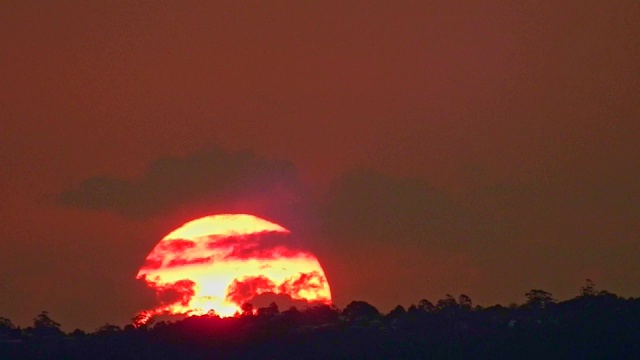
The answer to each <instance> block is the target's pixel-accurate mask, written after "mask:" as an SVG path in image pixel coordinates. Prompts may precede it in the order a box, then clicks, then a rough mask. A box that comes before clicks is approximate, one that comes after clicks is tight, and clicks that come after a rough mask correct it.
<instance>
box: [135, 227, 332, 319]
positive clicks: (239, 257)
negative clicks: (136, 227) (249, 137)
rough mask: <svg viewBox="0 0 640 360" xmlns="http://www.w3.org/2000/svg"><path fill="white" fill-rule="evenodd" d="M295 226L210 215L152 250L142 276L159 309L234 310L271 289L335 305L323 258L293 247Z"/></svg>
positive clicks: (146, 315)
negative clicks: (291, 237)
mask: <svg viewBox="0 0 640 360" xmlns="http://www.w3.org/2000/svg"><path fill="white" fill-rule="evenodd" d="M288 235H289V230H287V229H285V228H283V227H282V226H280V225H277V224H274V223H272V222H269V221H267V220H264V219H261V218H258V217H255V216H253V215H247V214H224V215H212V216H206V217H203V218H200V219H197V220H193V221H190V222H188V223H186V224H184V225H183V226H181V227H179V228H178V229H176V230H174V231H172V232H171V233H169V234H168V235H167V236H165V237H164V238H163V239H162V240H160V242H159V243H158V244H157V245H156V247H155V248H154V249H153V250H152V251H151V253H150V254H149V255H148V256H147V258H146V261H145V263H144V265H143V266H142V267H141V268H140V270H139V271H138V275H137V278H138V279H143V280H144V281H145V282H146V283H147V286H149V287H151V288H153V289H154V290H155V291H156V295H157V298H158V300H159V301H160V306H158V307H156V308H154V309H150V310H145V311H143V312H141V315H140V316H139V319H138V323H145V322H146V321H148V319H150V318H151V317H153V316H155V315H160V314H185V315H203V314H206V313H208V312H210V311H211V310H212V311H214V312H215V313H216V314H218V315H220V316H232V315H234V314H236V313H238V312H240V311H241V309H240V307H241V305H242V304H244V303H247V302H250V301H251V300H252V299H253V298H255V297H256V296H258V295H260V294H264V293H273V294H280V295H286V296H288V297H290V298H291V299H293V300H303V301H307V302H318V303H323V304H330V303H331V291H330V288H329V283H328V282H327V279H326V277H325V274H324V271H323V270H322V267H321V266H320V263H319V262H318V259H316V257H315V256H314V255H313V254H311V253H310V252H308V251H304V250H301V249H298V248H295V247H294V246H292V245H291V244H290V243H289V242H288V241H287V240H288V239H287V236H288Z"/></svg>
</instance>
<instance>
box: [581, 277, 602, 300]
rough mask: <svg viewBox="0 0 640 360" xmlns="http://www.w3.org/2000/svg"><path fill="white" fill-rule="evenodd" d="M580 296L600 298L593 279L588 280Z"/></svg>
mask: <svg viewBox="0 0 640 360" xmlns="http://www.w3.org/2000/svg"><path fill="white" fill-rule="evenodd" d="M580 296H582V297H590V296H598V292H597V291H596V284H595V283H594V282H593V281H591V279H587V280H586V282H585V285H584V286H583V287H581V288H580Z"/></svg>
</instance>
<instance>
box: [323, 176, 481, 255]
mask: <svg viewBox="0 0 640 360" xmlns="http://www.w3.org/2000/svg"><path fill="white" fill-rule="evenodd" d="M480 215H481V214H480V213H478V212H476V211H475V209H471V208H468V207H467V206H465V204H464V203H462V202H461V201H459V200H456V199H454V198H453V197H452V196H451V195H450V194H449V193H447V192H446V191H443V190H438V189H435V188H433V187H430V186H429V185H428V184H426V183H425V182H424V181H423V180H419V179H411V178H396V177H391V176H387V175H384V174H381V173H379V172H374V171H369V170H357V171H352V172H350V173H348V174H346V175H344V176H343V177H342V178H340V179H339V180H338V181H336V182H335V184H334V185H333V188H332V191H331V194H330V196H329V197H328V200H327V201H326V202H324V205H323V208H322V216H323V219H324V231H325V232H326V233H327V234H328V235H329V236H331V237H333V238H340V239H349V238H351V239H363V238H364V239H368V240H371V241H377V242H383V243H384V242H386V243H393V244H404V245H407V244H414V245H415V244H417V245H419V244H425V245H430V246H434V247H439V248H445V249H456V248H460V247H462V246H466V245H469V244H470V243H472V241H473V240H475V239H477V238H478V236H479V234H481V233H482V232H483V227H486V226H491V225H492V223H483V222H482V221H481V220H490V219H487V218H482V217H481V216H480ZM489 232H491V231H489ZM491 235H494V234H491Z"/></svg>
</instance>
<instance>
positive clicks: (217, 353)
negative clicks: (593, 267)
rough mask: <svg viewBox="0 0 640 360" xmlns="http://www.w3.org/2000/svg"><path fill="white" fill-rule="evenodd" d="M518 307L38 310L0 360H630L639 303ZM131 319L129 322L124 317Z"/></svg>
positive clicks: (13, 331)
mask: <svg viewBox="0 0 640 360" xmlns="http://www.w3.org/2000/svg"><path fill="white" fill-rule="evenodd" d="M525 297H526V301H525V302H524V303H523V304H522V305H516V304H512V305H509V306H508V307H504V306H501V305H495V306H491V307H480V306H473V302H472V300H471V298H469V297H468V296H466V295H460V296H459V297H458V298H455V297H453V296H451V295H446V297H445V298H443V299H440V300H438V301H437V302H436V303H435V304H433V303H431V302H429V301H428V300H426V299H423V300H421V301H419V302H418V303H417V304H415V305H411V306H410V307H409V308H408V309H405V308H403V307H402V306H397V307H396V308H395V309H393V310H392V311H391V312H389V313H388V314H381V313H380V312H379V311H378V310H377V309H376V308H375V307H374V306H372V305H370V304H368V303H366V302H363V301H353V302H351V303H350V304H348V305H347V306H346V307H345V308H344V309H342V310H340V309H337V308H335V307H332V306H327V305H318V306H311V307H308V308H306V309H302V310H298V309H296V308H294V307H292V308H290V309H287V310H285V311H280V310H279V309H278V306H277V305H276V304H274V303H272V304H271V305H270V306H268V307H265V308H258V309H254V308H253V306H251V304H245V305H244V306H243V307H242V309H243V313H241V314H238V316H236V317H231V318H220V317H217V316H216V315H215V314H210V315H207V316H194V317H188V318H185V319H182V320H178V321H158V322H155V323H148V324H146V325H143V326H134V325H127V326H125V327H124V328H120V327H119V326H116V325H111V324H105V325H104V326H102V327H100V328H99V329H97V330H95V331H94V332H92V333H85V332H84V331H82V330H75V331H73V332H71V333H64V332H63V331H61V330H60V324H59V323H57V322H56V321H54V320H52V319H51V317H50V316H49V314H48V313H47V312H46V311H43V312H42V313H40V314H38V315H37V316H36V317H35V318H34V322H33V326H30V327H27V328H20V327H16V326H14V324H13V323H12V322H11V321H10V320H9V319H7V318H2V317H0V359H38V358H46V359H183V358H189V359H257V358H260V359H441V358H442V359H456V358H464V359H500V358H502V359H507V358H508V359H529V358H531V359H534V358H538V359H543V358H544V359H549V358H562V359H638V358H640V298H628V299H625V298H622V297H619V296H617V295H615V294H612V293H610V292H607V291H596V289H595V286H594V284H593V282H591V281H589V280H587V283H586V285H585V286H583V287H582V288H581V289H580V293H579V294H578V295H577V296H576V297H574V298H572V299H569V300H566V301H562V302H558V301H557V300H555V299H554V298H553V296H552V294H550V293H548V292H546V291H543V290H539V289H533V290H531V291H529V292H527V293H526V294H525ZM134 320H135V319H134Z"/></svg>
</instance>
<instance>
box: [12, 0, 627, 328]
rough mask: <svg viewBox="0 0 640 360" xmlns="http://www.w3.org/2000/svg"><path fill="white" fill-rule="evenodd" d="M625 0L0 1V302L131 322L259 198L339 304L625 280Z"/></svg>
mask: <svg viewBox="0 0 640 360" xmlns="http://www.w3.org/2000/svg"><path fill="white" fill-rule="evenodd" d="M638 24H640V3H639V2H638V1H634V0H630V1H622V0H621V1H615V2H613V1H612V2H609V1H563V2H561V3H557V2H549V3H541V2H539V1H509V2H497V1H496V2H481V3H480V2H468V1H441V2H426V1H415V2H409V1H407V2H400V1H384V2H377V1H376V2H373V1H363V2H345V1H336V2H329V1H319V2H308V1H303V2H300V1H275V2H249V3H247V2H243V3H242V4H241V5H240V4H238V3H236V2H228V3H223V2H212V1H203V2H184V1H180V2H175V1H119V2H78V1H50V2H41V1H32V2H30V1H14V2H9V1H2V2H0V165H1V166H0V201H1V204H2V206H0V230H1V233H2V238H1V240H0V316H5V317H9V318H10V319H12V320H13V321H14V322H16V323H18V324H20V325H28V324H29V323H30V322H31V319H32V318H33V316H35V315H36V314H37V313H38V312H39V311H41V310H48V311H49V312H50V314H51V317H52V318H53V319H54V320H56V321H58V322H60V323H62V324H63V326H64V328H66V329H73V328H75V327H81V328H84V329H86V330H94V329H95V328H96V327H98V326H100V325H102V324H104V323H105V322H110V323H116V324H123V323H124V322H126V321H128V320H129V319H130V318H131V317H132V315H133V314H134V313H135V312H136V311H137V310H140V309H142V308H144V307H145V306H147V305H148V303H149V302H152V301H153V299H152V297H150V294H149V292H147V291H145V290H144V288H143V287H142V286H141V285H140V284H139V283H137V282H135V281H134V278H135V275H136V273H137V271H138V268H139V266H140V265H142V263H143V262H144V258H145V257H146V255H147V254H148V253H149V251H150V250H151V249H152V248H153V246H154V245H155V243H156V242H157V241H159V240H160V239H161V238H162V237H163V236H164V235H165V234H167V233H168V232H170V231H171V230H172V229H174V228H175V227H176V226H178V225H180V224H181V223H183V222H185V221H187V220H190V219H192V218H194V217H197V216H199V215H204V214H208V213H215V212H222V211H238V212H251V213H254V214H257V215H261V216H264V217H266V218H268V219H270V220H273V221H275V222H278V223H280V224H282V225H283V226H286V227H288V228H290V229H291V230H292V231H294V233H295V234H296V236H297V237H298V239H299V240H300V239H301V241H303V242H306V243H307V246H308V247H309V249H310V250H312V251H313V252H314V253H315V254H316V255H317V256H318V258H319V259H320V261H321V263H322V264H323V266H324V268H325V271H326V273H327V276H328V278H329V281H330V283H331V285H332V289H333V293H334V300H335V302H336V304H337V305H338V306H340V307H343V306H344V305H346V303H348V302H349V301H351V300H365V301H368V302H370V303H371V304H373V305H375V306H377V307H378V308H379V309H380V310H381V311H388V310H390V309H391V308H392V307H393V306H395V305H397V304H402V305H405V306H407V305H410V304H411V303H416V302H418V301H419V300H420V299H422V298H427V299H429V300H431V301H432V302H435V301H437V300H438V299H440V298H443V297H444V295H445V294H446V293H451V294H453V295H455V296H457V295H458V294H460V293H465V294H467V295H469V296H470V297H471V298H472V299H473V300H474V301H475V302H476V303H479V304H481V305H493V304H495V303H498V302H499V303H502V304H505V305H506V304H508V303H510V302H522V301H523V300H524V293H525V292H527V291H528V290H530V289H531V288H542V289H544V290H547V291H549V292H551V293H553V294H554V295H555V296H556V297H557V298H560V299H564V298H569V297H572V296H574V295H576V294H577V292H578V288H579V287H580V286H581V285H582V284H583V283H584V280H585V279H586V278H591V279H592V280H594V281H595V282H596V285H597V286H598V287H599V288H604V289H607V290H609V291H613V292H615V293H618V294H620V295H624V296H639V295H640V261H638V259H640V239H639V238H638V234H639V233H640V220H639V219H640V218H639V216H640V156H638V154H639V151H638V149H639V146H638V140H640V136H639V134H640V105H639V104H640V26H638Z"/></svg>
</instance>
